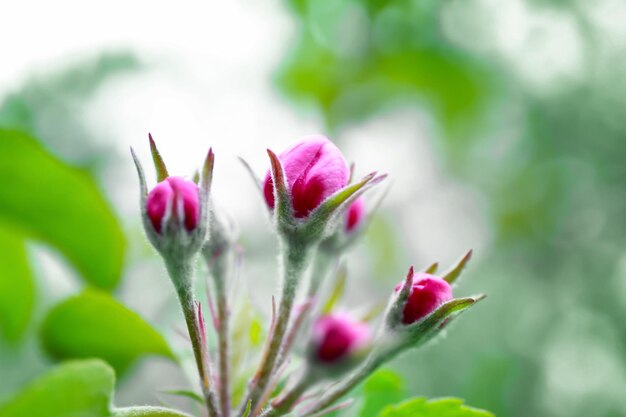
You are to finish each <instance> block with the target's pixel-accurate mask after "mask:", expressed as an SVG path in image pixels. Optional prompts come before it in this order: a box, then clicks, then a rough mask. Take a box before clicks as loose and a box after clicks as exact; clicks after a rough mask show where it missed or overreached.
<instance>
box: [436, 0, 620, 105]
mask: <svg viewBox="0 0 626 417" xmlns="http://www.w3.org/2000/svg"><path fill="white" fill-rule="evenodd" d="M609 2H610V0H605V2H604V3H609ZM589 8H591V9H594V10H596V9H599V8H598V7H597V4H596V3H595V2H589ZM601 9H603V10H606V9H616V10H618V9H619V7H618V6H614V5H605V6H603V7H602V8H601ZM468 13H469V14H468ZM595 14H596V15H597V17H595V19H596V21H597V23H599V24H603V23H601V22H602V19H606V14H604V13H602V12H599V11H596V13H595ZM622 23H623V19H622ZM442 24H443V27H444V30H445V31H446V33H447V34H448V36H450V38H451V39H453V40H454V41H455V42H457V43H458V44H460V45H462V46H463V47H464V48H467V49H468V50H471V51H474V52H476V53H479V54H486V55H492V56H495V58H497V59H500V60H502V61H503V63H504V64H505V65H507V66H509V67H510V68H511V69H512V70H513V71H514V73H515V74H517V76H518V77H519V78H520V80H521V81H522V82H524V83H525V84H527V86H528V87H531V88H532V89H533V90H534V91H535V92H537V93H544V94H548V93H552V92H555V91H559V90H560V89H561V88H562V87H563V86H567V85H568V84H570V83H572V82H576V81H577V80H579V79H580V77H582V76H583V75H584V74H583V70H584V60H585V56H584V47H585V43H584V40H583V39H582V37H581V35H580V33H581V31H580V28H579V26H578V22H577V20H576V17H575V15H574V14H573V13H572V12H571V11H570V9H567V8H550V7H547V6H544V7H541V6H537V5H533V4H531V2H528V1H526V0H506V1H502V0H472V1H452V2H450V3H449V4H448V5H447V6H446V7H445V9H444V12H443V18H442Z"/></svg>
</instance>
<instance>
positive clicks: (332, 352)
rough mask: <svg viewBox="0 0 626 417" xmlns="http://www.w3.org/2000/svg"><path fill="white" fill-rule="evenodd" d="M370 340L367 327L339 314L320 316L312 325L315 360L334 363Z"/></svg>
mask: <svg viewBox="0 0 626 417" xmlns="http://www.w3.org/2000/svg"><path fill="white" fill-rule="evenodd" d="M369 340H370V330H369V327H368V326H367V325H366V324H364V323H360V322H357V321H354V320H352V319H351V318H350V317H348V316H345V315H340V314H331V315H327V316H322V317H321V318H319V319H318V320H317V322H315V324H314V326H313V338H312V344H313V346H312V352H311V353H312V356H313V359H314V360H315V362H317V363H322V364H335V363H338V362H341V361H343V360H344V359H346V358H348V357H350V356H351V355H352V354H353V353H354V352H356V351H358V350H360V349H362V348H363V347H364V346H365V345H367V344H368V342H369Z"/></svg>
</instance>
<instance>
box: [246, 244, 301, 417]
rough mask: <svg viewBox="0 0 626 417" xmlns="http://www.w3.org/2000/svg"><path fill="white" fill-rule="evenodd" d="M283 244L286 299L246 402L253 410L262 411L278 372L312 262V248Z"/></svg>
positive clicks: (280, 309)
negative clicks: (304, 277) (260, 407)
mask: <svg viewBox="0 0 626 417" xmlns="http://www.w3.org/2000/svg"><path fill="white" fill-rule="evenodd" d="M280 243H281V253H282V254H283V255H282V256H283V257H282V261H283V262H282V272H283V274H282V275H283V289H282V295H281V300H280V306H279V308H278V314H277V316H276V323H275V325H274V330H273V332H272V334H271V340H270V342H269V346H268V347H267V350H266V352H265V355H264V356H263V360H262V362H261V364H260V365H259V369H258V371H257V373H256V375H255V377H254V379H253V380H252V381H251V383H250V386H249V392H248V396H247V398H246V400H245V401H244V402H243V404H244V405H245V404H247V403H248V401H249V402H250V404H251V409H252V410H255V409H256V408H257V407H258V405H259V404H258V402H259V400H260V399H261V398H262V396H263V394H264V393H265V390H266V389H267V387H268V384H269V382H270V380H271V377H272V375H273V373H274V370H275V369H276V364H277V362H278V358H279V356H280V352H281V348H282V347H283V340H284V337H285V333H286V330H287V327H288V324H289V319H290V318H291V310H292V309H293V304H294V300H295V297H296V292H297V289H298V284H299V283H300V281H301V280H302V275H303V274H304V271H305V269H306V266H307V263H308V261H309V249H310V246H309V245H307V244H305V243H303V242H299V241H288V242H286V241H285V240H284V238H281V240H280ZM240 415H243V413H240Z"/></svg>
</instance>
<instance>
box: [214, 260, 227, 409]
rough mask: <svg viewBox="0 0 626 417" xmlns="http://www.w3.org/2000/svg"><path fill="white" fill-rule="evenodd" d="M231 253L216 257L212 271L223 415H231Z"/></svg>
mask: <svg viewBox="0 0 626 417" xmlns="http://www.w3.org/2000/svg"><path fill="white" fill-rule="evenodd" d="M229 255H230V253H222V254H219V255H218V256H216V257H215V262H214V264H213V265H212V268H211V273H212V274H213V278H214V282H215V292H216V297H217V320H218V323H219V327H218V328H217V337H218V355H219V376H220V387H219V397H220V407H221V410H222V417H230V407H231V404H230V365H229V362H230V358H229V349H230V347H229V327H230V326H229V316H230V312H229V307H228V296H227V294H226V280H227V278H228V277H229V273H228V270H229V265H230V262H231V256H229Z"/></svg>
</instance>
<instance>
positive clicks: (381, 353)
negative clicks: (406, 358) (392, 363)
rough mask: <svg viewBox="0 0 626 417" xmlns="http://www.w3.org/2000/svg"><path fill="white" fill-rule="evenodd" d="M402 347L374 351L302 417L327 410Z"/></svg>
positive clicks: (310, 416) (308, 416)
mask: <svg viewBox="0 0 626 417" xmlns="http://www.w3.org/2000/svg"><path fill="white" fill-rule="evenodd" d="M401 350H402V349H400V348H397V347H394V348H392V349H380V350H376V351H374V352H372V353H371V354H370V356H369V357H368V358H367V359H366V360H365V362H363V364H362V365H361V366H360V367H359V368H358V369H356V370H355V371H354V372H353V373H352V374H351V375H350V376H349V377H347V378H346V379H344V380H343V381H341V382H339V383H338V384H336V385H334V386H333V387H332V388H331V389H330V390H328V391H326V392H325V393H324V394H323V395H322V396H321V397H320V399H319V400H318V401H317V402H316V403H315V404H314V405H313V406H312V407H310V408H309V409H307V410H306V412H304V414H302V416H301V417H312V416H314V415H316V414H318V413H319V412H321V411H324V410H326V409H327V408H328V407H330V406H331V405H333V403H335V402H336V401H337V400H339V399H340V398H341V397H343V396H344V395H345V394H347V393H348V392H350V391H351V390H352V389H354V388H355V387H356V386H357V385H359V384H360V383H361V382H363V380H365V379H366V378H367V377H368V376H370V375H371V374H372V373H373V372H374V371H376V369H378V368H379V367H380V366H381V365H382V364H384V363H385V362H387V361H389V360H391V359H392V358H394V357H395V356H396V355H397V354H398V353H400V352H401Z"/></svg>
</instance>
